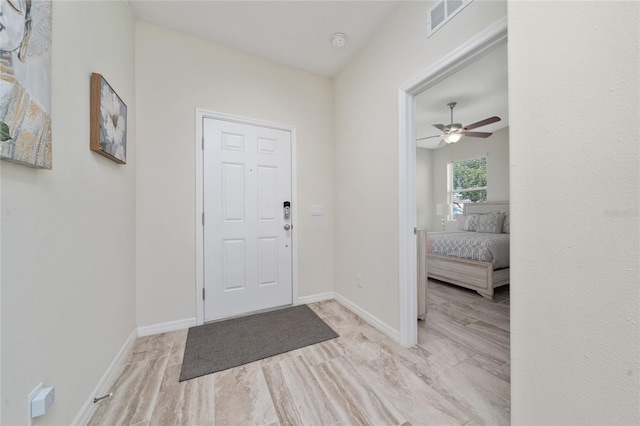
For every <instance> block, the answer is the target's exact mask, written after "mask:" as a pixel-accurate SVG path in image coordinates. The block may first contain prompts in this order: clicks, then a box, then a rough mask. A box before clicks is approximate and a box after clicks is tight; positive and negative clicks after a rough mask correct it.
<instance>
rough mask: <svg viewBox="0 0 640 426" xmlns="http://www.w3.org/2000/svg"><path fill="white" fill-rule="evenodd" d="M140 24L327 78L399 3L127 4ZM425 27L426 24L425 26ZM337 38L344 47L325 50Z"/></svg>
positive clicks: (145, 0) (138, 0) (134, 0)
mask: <svg viewBox="0 0 640 426" xmlns="http://www.w3.org/2000/svg"><path fill="white" fill-rule="evenodd" d="M129 4H130V5H131V9H132V10H133V13H134V15H135V17H136V18H137V19H139V20H141V21H145V22H149V23H151V24H155V25H159V26H162V27H165V28H169V29H171V30H174V31H178V32H181V33H184V34H189V35H192V36H195V37H198V38H201V39H205V40H209V41H212V42H214V43H218V44H222V45H225V46H228V47H232V48H235V49H238V50H241V51H244V52H247V53H250V54H253V55H256V56H260V57H263V58H267V59H270V60H273V61H275V62H279V63H283V64H286V65H290V66H292V67H295V68H300V69H303V70H306V71H309V72H312V73H316V74H320V75H324V76H328V77H332V76H335V75H336V74H337V73H338V72H340V70H342V68H343V67H344V66H345V65H346V64H347V63H348V62H349V61H350V60H351V59H352V58H353V57H354V55H355V54H356V53H357V52H358V51H359V50H360V49H361V48H362V47H363V46H364V45H365V44H366V42H367V41H368V39H369V38H370V37H371V36H372V35H373V33H374V32H375V31H376V29H377V28H378V27H379V26H380V24H381V23H382V22H383V21H384V20H385V19H386V18H387V17H388V16H389V15H390V14H391V12H392V11H393V10H394V9H395V8H396V7H397V6H398V4H400V2H399V1H389V0H386V1H362V0H360V1H324V0H323V1H239V0H236V1H182V0H173V1H166V0H164V1H155V0H129ZM425 25H426V22H425ZM337 32H342V33H344V34H346V36H347V45H346V46H345V47H343V48H342V49H335V48H334V47H333V46H331V35H332V34H334V33H337Z"/></svg>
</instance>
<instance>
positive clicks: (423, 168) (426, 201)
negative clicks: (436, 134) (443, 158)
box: [416, 148, 435, 229]
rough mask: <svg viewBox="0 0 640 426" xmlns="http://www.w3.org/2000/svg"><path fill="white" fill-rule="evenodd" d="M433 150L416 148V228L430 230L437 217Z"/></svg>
mask: <svg viewBox="0 0 640 426" xmlns="http://www.w3.org/2000/svg"><path fill="white" fill-rule="evenodd" d="M432 158H433V150H431V149H427V148H416V226H417V227H418V228H419V229H430V228H429V227H430V226H431V220H432V218H433V216H434V215H435V211H431V210H435V207H433V206H435V204H433V170H432V167H433V165H432Z"/></svg>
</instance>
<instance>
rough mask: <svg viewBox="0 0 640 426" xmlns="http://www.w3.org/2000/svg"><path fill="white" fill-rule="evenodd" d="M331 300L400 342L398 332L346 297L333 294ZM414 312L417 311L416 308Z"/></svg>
mask: <svg viewBox="0 0 640 426" xmlns="http://www.w3.org/2000/svg"><path fill="white" fill-rule="evenodd" d="M333 298H334V299H335V300H336V301H337V302H338V303H340V304H341V305H343V306H344V307H345V308H347V309H349V310H350V311H351V312H353V313H355V314H356V315H358V316H359V317H360V318H362V319H363V320H365V321H366V322H368V323H369V324H370V325H372V326H373V327H375V328H377V329H378V330H380V331H381V332H383V333H384V334H386V335H387V336H389V337H391V338H392V339H393V340H394V341H395V342H398V341H399V340H400V333H399V332H398V330H396V329H395V328H393V327H391V326H390V325H389V324H387V323H386V322H384V321H382V320H381V319H380V318H378V317H376V316H375V315H373V314H371V313H369V312H368V311H366V310H364V309H362V308H361V307H360V306H358V305H356V304H355V303H353V302H352V301H351V300H349V299H347V298H346V297H344V296H342V295H341V294H339V293H333ZM416 310H417V308H416ZM415 318H416V320H415V321H414V322H416V324H417V321H418V320H417V317H415Z"/></svg>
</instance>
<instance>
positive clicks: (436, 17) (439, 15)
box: [427, 0, 472, 37]
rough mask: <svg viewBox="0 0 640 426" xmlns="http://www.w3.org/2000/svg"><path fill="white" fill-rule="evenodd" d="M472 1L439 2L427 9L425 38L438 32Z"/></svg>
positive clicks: (445, 0) (451, 0)
mask: <svg viewBox="0 0 640 426" xmlns="http://www.w3.org/2000/svg"><path fill="white" fill-rule="evenodd" d="M471 1H472V0H441V1H439V2H437V3H436V4H435V6H433V7H432V8H431V9H429V14H428V15H427V37H431V35H432V34H433V33H435V32H436V31H438V30H439V29H440V28H441V27H442V26H443V25H444V24H446V23H447V22H449V21H450V20H451V18H453V17H454V16H456V14H457V13H458V12H460V11H461V10H462V9H464V8H465V7H466V6H467V5H468V4H469V3H471Z"/></svg>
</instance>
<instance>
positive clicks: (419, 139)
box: [416, 135, 443, 141]
mask: <svg viewBox="0 0 640 426" xmlns="http://www.w3.org/2000/svg"><path fill="white" fill-rule="evenodd" d="M442 136H443V135H435V136H427V137H424V138H418V139H416V141H422V140H425V139H432V138H441V137H442Z"/></svg>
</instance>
